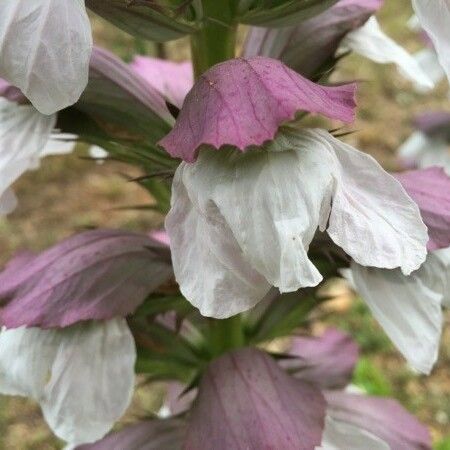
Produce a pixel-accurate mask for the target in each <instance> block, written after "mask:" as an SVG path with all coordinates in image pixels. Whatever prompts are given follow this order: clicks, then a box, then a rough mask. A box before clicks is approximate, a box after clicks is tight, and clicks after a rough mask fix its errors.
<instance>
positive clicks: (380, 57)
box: [341, 16, 434, 89]
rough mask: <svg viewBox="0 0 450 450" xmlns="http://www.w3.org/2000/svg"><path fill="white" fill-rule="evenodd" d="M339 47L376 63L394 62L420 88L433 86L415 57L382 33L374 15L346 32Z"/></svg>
mask: <svg viewBox="0 0 450 450" xmlns="http://www.w3.org/2000/svg"><path fill="white" fill-rule="evenodd" d="M341 48H342V49H343V50H352V51H353V52H355V53H358V54H360V55H362V56H364V57H365V58H368V59H370V60H372V61H375V62H377V63H382V64H389V63H393V64H396V65H397V67H398V69H399V70H400V72H401V73H402V75H403V76H405V77H406V78H408V79H410V80H411V81H413V82H414V83H415V84H416V85H418V86H420V87H421V88H422V89H431V88H433V87H434V83H433V81H432V80H431V79H430V77H429V76H428V74H427V73H426V72H425V71H424V70H422V67H421V66H420V64H419V63H418V62H417V61H416V60H415V58H414V57H413V56H411V55H410V54H409V53H408V52H407V51H406V50H405V49H403V48H402V47H400V46H399V45H398V44H397V43H396V42H394V41H393V40H392V39H391V38H389V37H388V36H386V35H385V34H384V33H383V31H382V30H381V28H380V25H379V24H378V22H377V19H376V18H375V17H374V16H372V17H371V18H370V19H369V20H368V21H367V22H366V23H365V24H364V25H363V26H362V27H361V28H358V29H357V30H355V31H352V32H350V33H349V34H347V36H346V37H345V38H344V39H343V41H342V44H341Z"/></svg>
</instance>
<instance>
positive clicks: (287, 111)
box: [159, 57, 356, 162]
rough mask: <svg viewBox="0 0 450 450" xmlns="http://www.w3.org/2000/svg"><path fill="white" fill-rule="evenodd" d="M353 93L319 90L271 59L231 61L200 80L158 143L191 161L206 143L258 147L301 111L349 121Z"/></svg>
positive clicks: (349, 88)
mask: <svg viewBox="0 0 450 450" xmlns="http://www.w3.org/2000/svg"><path fill="white" fill-rule="evenodd" d="M355 90H356V85H355V84H347V85H342V86H334V87H330V86H320V85H318V84H315V83H313V82H312V81H309V80H308V79H306V78H303V77H302V76H300V75H299V74H297V73H296V72H294V71H293V70H291V69H289V68H288V67H286V66H285V65H284V64H283V63H281V62H280V61H276V60H274V59H270V58H264V57H255V58H249V59H245V58H239V59H233V60H230V61H226V62H224V63H221V64H217V65H216V66H214V67H213V68H211V69H210V70H209V71H207V72H205V73H204V74H203V75H202V76H201V77H200V78H199V80H198V81H197V82H196V83H195V85H194V87H193V89H192V90H191V91H190V93H189V94H188V96H187V97H186V100H185V102H184V105H183V108H182V109H181V111H180V115H179V116H178V119H177V121H176V123H175V126H174V128H173V130H172V131H171V132H170V133H169V134H168V135H167V136H165V137H164V138H163V139H162V140H161V141H160V142H159V144H160V145H161V146H162V147H164V148H165V149H166V150H167V151H168V152H169V153H170V154H171V155H172V156H174V157H179V158H182V159H184V160H185V161H187V162H193V161H195V159H196V158H197V154H198V150H199V148H200V147H201V146H202V145H205V144H207V145H210V146H212V147H214V148H216V149H219V148H220V147H222V146H224V145H232V146H234V147H237V148H238V149H240V150H242V151H244V150H245V149H246V148H247V147H249V146H255V145H256V146H257V145H262V144H263V143H264V142H266V141H268V140H272V139H273V138H274V136H275V134H276V133H277V131H278V128H279V127H280V125H281V124H283V123H285V122H287V121H290V120H293V119H294V118H295V116H296V113H298V112H301V111H307V112H311V113H319V114H322V115H324V116H326V117H329V118H332V119H338V120H342V121H343V122H351V121H353V119H354V114H355V106H356V104H355V100H354V96H355Z"/></svg>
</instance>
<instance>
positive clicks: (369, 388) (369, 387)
mask: <svg viewBox="0 0 450 450" xmlns="http://www.w3.org/2000/svg"><path fill="white" fill-rule="evenodd" d="M353 383H354V384H355V385H356V386H359V387H360V388H362V389H364V391H366V392H367V393H368V394H369V395H377V396H382V397H389V396H391V395H392V387H391V385H390V383H389V381H388V379H387V378H386V377H385V376H384V375H383V373H382V372H381V371H380V370H379V369H378V368H377V367H376V366H374V365H373V364H372V362H371V361H370V360H369V359H367V358H361V359H360V360H359V361H358V365H357V366H356V369H355V373H354V375H353Z"/></svg>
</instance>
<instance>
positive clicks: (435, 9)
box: [412, 0, 450, 79]
mask: <svg viewBox="0 0 450 450" xmlns="http://www.w3.org/2000/svg"><path fill="white" fill-rule="evenodd" d="M412 4H413V7H414V10H415V12H416V14H417V17H418V18H419V21H420V23H421V25H422V27H423V28H424V30H425V31H426V32H427V34H428V36H429V37H430V38H431V40H432V41H433V44H434V47H435V49H436V51H437V53H438V56H439V61H440V62H441V65H442V67H443V68H444V69H445V71H446V73H447V77H448V78H449V79H450V28H449V26H448V24H449V23H450V1H449V0H412Z"/></svg>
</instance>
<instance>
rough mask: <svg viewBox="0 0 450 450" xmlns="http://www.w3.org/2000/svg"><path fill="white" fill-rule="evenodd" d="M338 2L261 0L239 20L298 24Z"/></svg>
mask: <svg viewBox="0 0 450 450" xmlns="http://www.w3.org/2000/svg"><path fill="white" fill-rule="evenodd" d="M336 2H337V0H260V1H258V2H257V3H256V6H255V7H253V8H252V7H251V6H250V7H249V9H248V11H247V12H245V13H244V14H243V15H241V16H240V17H239V21H240V22H242V23H245V24H249V25H257V26H265V27H287V26H291V25H298V23H299V22H301V21H302V20H306V19H309V18H310V17H313V16H315V15H317V14H320V13H321V12H322V11H324V10H326V9H327V8H329V7H330V6H332V5H333V4H335V3H336ZM241 3H242V0H241ZM245 3H247V4H248V2H245ZM241 9H242V8H241Z"/></svg>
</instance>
